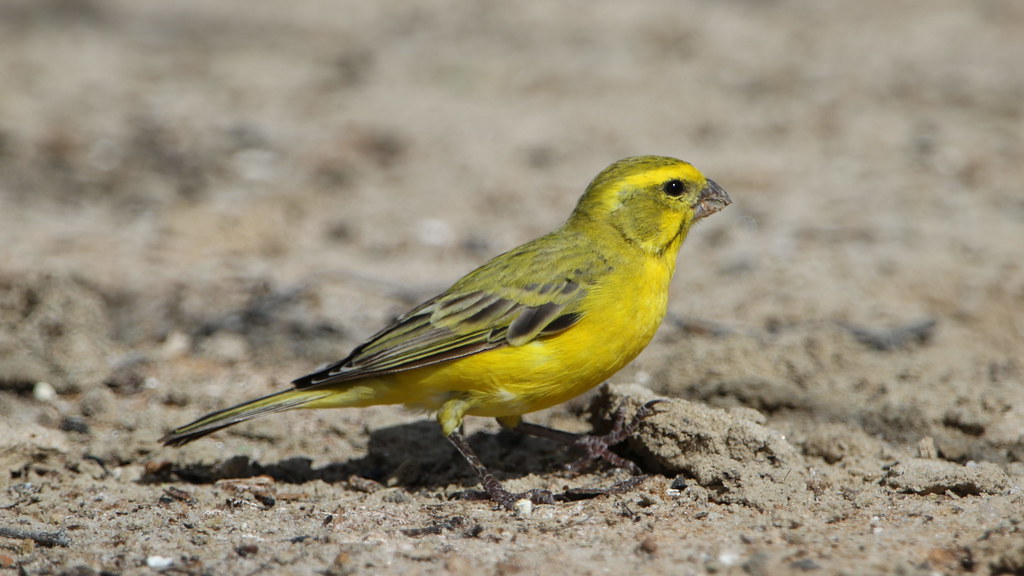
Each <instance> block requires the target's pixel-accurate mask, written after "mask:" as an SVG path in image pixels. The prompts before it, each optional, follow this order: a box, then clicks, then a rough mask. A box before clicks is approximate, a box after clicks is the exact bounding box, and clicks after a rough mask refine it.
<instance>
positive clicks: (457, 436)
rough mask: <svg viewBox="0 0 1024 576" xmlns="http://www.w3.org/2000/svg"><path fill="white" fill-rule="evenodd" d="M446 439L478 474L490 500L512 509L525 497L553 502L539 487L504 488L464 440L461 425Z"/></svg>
mask: <svg viewBox="0 0 1024 576" xmlns="http://www.w3.org/2000/svg"><path fill="white" fill-rule="evenodd" d="M447 438H448V441H449V442H451V443H452V445H453V446H455V449H456V450H458V451H459V453H461V454H462V456H463V457H464V458H465V459H466V461H467V462H469V465H470V466H472V467H473V469H474V470H476V473H477V474H478V475H479V476H480V484H481V485H482V486H483V488H484V491H485V492H487V495H488V496H490V498H491V500H494V501H495V502H497V503H498V504H499V505H500V506H501V507H502V508H505V509H506V510H514V509H515V503H516V502H517V501H519V500H522V499H527V500H530V501H531V502H533V503H534V504H554V503H555V499H554V497H552V496H551V492H549V491H547V490H541V489H539V488H538V489H533V490H528V491H526V492H521V493H518V494H514V493H512V492H509V491H508V490H505V488H504V487H503V486H502V485H501V482H498V479H497V478H495V477H494V475H493V474H491V472H490V470H488V469H487V467H486V466H484V463H483V462H481V461H480V458H479V457H478V456H477V455H476V452H473V449H472V448H470V447H469V442H467V441H466V438H465V436H463V435H462V429H461V427H460V428H459V429H458V430H453V431H452V432H451V433H450V434H448V436H447Z"/></svg>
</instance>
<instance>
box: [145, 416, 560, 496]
mask: <svg viewBox="0 0 1024 576" xmlns="http://www.w3.org/2000/svg"><path fill="white" fill-rule="evenodd" d="M468 440H469V444H470V446H471V447H472V448H473V450H474V451H475V452H476V453H477V455H478V456H479V457H480V459H481V460H482V461H483V463H484V465H486V466H487V467H488V468H489V469H490V470H491V472H492V473H493V474H494V475H495V477H497V478H498V479H499V480H505V479H509V478H518V477H522V476H527V475H530V474H550V473H552V472H564V471H565V470H566V468H567V465H568V464H570V463H572V462H574V461H575V460H576V458H577V457H578V456H579V454H577V453H576V452H575V451H574V450H572V449H569V448H567V447H566V446H565V445H562V444H558V443H556V442H553V441H550V440H546V439H543V438H535V437H532V436H526V435H523V434H519V433H517V432H513V431H509V430H501V431H498V432H491V431H479V432H476V433H474V434H471V435H470V436H469V438H468ZM254 476H269V477H270V478H273V479H274V480H275V481H277V482H281V483H287V484H303V483H306V482H311V481H314V480H321V481H323V482H326V483H330V484H337V483H346V482H347V483H350V484H352V483H361V485H362V483H365V481H366V480H370V481H372V482H376V483H378V484H381V485H386V486H398V487H402V488H405V489H407V490H417V489H428V490H429V489H437V488H441V487H443V486H449V485H452V484H462V485H465V486H474V485H476V484H477V482H478V478H477V476H476V473H475V472H474V471H473V469H472V468H470V466H469V465H468V464H467V463H466V461H465V459H464V458H463V457H462V455H461V454H459V453H458V452H457V451H456V450H455V448H454V447H453V446H452V445H451V444H450V443H449V442H448V441H447V440H446V439H445V438H444V436H443V435H442V434H441V430H440V427H439V426H438V425H437V423H436V422H433V421H429V420H421V421H416V422H411V423H406V424H399V425H395V426H389V427H385V428H380V429H377V430H374V431H372V432H371V433H370V435H369V441H368V443H367V452H366V455H365V456H362V457H359V458H353V459H349V460H346V461H340V462H329V463H327V464H324V465H323V466H314V465H313V459H312V458H308V457H305V456H295V457H292V458H286V459H284V460H280V461H278V462H261V461H259V460H256V459H254V458H251V457H249V456H244V455H237V456H232V457H230V458H227V459H225V460H221V461H218V462H213V463H198V462H186V463H181V462H160V463H157V464H156V465H153V466H148V467H147V469H146V471H145V472H144V474H143V476H142V477H141V478H140V479H139V482H140V483H144V484H157V483H166V482H186V483H190V484H211V483H215V482H218V481H221V480H229V479H238V478H250V477H254Z"/></svg>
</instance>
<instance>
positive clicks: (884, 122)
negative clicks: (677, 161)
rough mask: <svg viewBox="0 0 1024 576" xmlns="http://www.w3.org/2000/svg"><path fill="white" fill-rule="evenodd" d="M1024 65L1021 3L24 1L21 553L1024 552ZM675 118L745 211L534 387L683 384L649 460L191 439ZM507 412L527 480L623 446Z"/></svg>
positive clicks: (619, 562) (14, 361)
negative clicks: (541, 430) (554, 382)
mask: <svg viewBox="0 0 1024 576" xmlns="http://www.w3.org/2000/svg"><path fill="white" fill-rule="evenodd" d="M1022 62H1024V4H1022V3H1021V2H1019V0H987V1H984V2H982V1H977V2H963V1H956V0H928V1H924V0H916V1H915V0H911V1H906V2H889V1H885V0H869V1H865V2H842V1H839V0H826V1H820V2H797V1H795V0H775V1H771V2H769V1H761V2H753V1H735V2H707V1H701V0H683V1H669V0H663V1H653V2H645V3H624V2H623V3H618V2H587V3H581V2H576V3H557V2H542V1H529V2H496V1H483V2H452V1H445V0H428V1H425V2H415V3H386V2H354V1H343V2H312V1H296V2H287V3H285V2H248V1H242V0H233V1H227V0H224V1H220V2H202V1H199V0H184V1H179V2H161V1H156V0H6V1H4V2H3V3H2V4H0V72H2V81H0V246H2V252H0V253H2V255H3V257H2V260H0V533H2V534H6V535H7V536H8V537H3V536H0V574H33V575H34V574H54V573H65V574H79V575H86V574H147V573H156V572H160V571H163V572H165V573H168V574H218V575H219V574H276V573H294V574H364V573H366V574H382V573H396V574H440V573H452V574H466V575H469V574H473V575H476V574H517V573H518V574H533V573H542V572H545V573H551V572H557V573H562V574H630V573H645V574H658V573H664V574H708V573H716V574H741V573H742V574H787V573H801V574H802V573H807V574H922V575H924V574H929V575H930V574H954V573H970V574H1003V573H1006V574H1024V494H1022V491H1021V488H1022V485H1024V355H1022V352H1024V258H1022V255H1024V254H1022V253H1024V248H1022V247H1024V190H1022V186H1021V184H1020V183H1021V182H1024V161H1022V159H1024V67H1022V65H1021V63H1022ZM634 154H666V155H672V156H678V157H681V158H684V159H687V160H690V161H691V162H693V163H694V164H696V165H697V166H698V167H699V168H701V169H702V170H703V171H704V172H705V173H706V174H708V175H709V176H710V177H712V178H714V179H715V180H717V181H718V182H719V183H720V184H721V185H722V186H723V187H724V188H725V189H726V190H728V191H729V193H730V194H731V195H732V198H733V200H734V204H733V205H732V206H730V207H729V208H728V209H726V210H725V211H723V212H722V213H720V214H716V215H715V216H713V217H712V218H709V219H708V220H707V221H706V222H705V223H703V224H702V225H701V226H699V227H698V228H697V229H696V230H695V231H694V232H693V234H691V236H690V239H689V241H688V243H687V245H686V246H684V248H683V250H682V254H681V256H680V272H679V274H677V277H676V279H675V282H674V284H673V287H672V299H671V303H670V314H669V317H668V319H667V320H666V322H665V323H664V325H663V326H662V329H661V331H660V332H659V334H658V336H657V337H656V339H655V341H654V343H653V344H652V345H651V346H650V347H649V348H648V350H647V351H646V352H645V353H644V354H643V355H642V356H641V357H640V358H638V359H637V360H636V361H635V362H634V363H633V364H632V365H630V366H629V367H628V368H626V369H625V370H623V371H622V372H621V373H620V374H618V375H617V376H616V377H615V378H614V380H615V382H618V383H622V384H628V385H627V386H611V387H609V388H606V389H604V391H603V392H602V391H597V392H594V393H591V394H590V395H588V396H585V397H582V398H579V399H577V400H574V401H572V402H570V403H568V404H567V405H564V406H560V407H557V408H554V409H551V410H549V411H546V412H542V413H538V414H535V415H532V419H533V421H535V422H540V423H544V424H548V425H552V426H556V427H561V428H564V429H569V430H574V431H586V430H589V429H590V428H591V426H592V425H595V426H601V425H603V424H605V423H606V421H607V418H608V414H609V413H610V412H611V411H613V410H614V407H615V406H617V405H619V404H621V403H622V402H624V401H625V402H627V404H628V405H630V406H636V405H637V402H638V401H639V400H643V399H646V398H649V397H654V396H658V397H664V398H670V399H672V400H671V401H669V402H665V403H663V404H662V405H660V406H659V411H658V413H657V414H656V415H655V416H652V417H651V418H649V419H648V420H646V421H644V422H643V424H642V426H641V428H640V430H639V431H638V432H637V434H636V435H635V436H634V437H633V438H632V439H631V440H630V442H629V443H628V445H626V446H623V447H622V450H623V454H625V455H627V456H629V457H630V458H633V459H634V460H635V461H637V462H639V463H641V465H642V466H643V467H644V469H645V470H646V471H647V472H649V473H650V474H651V476H650V478H649V479H648V480H647V481H646V482H645V483H643V484H642V485H641V486H640V487H638V488H637V489H636V490H633V491H631V492H627V493H623V494H616V495H611V496H602V497H598V498H593V499H587V500H580V501H575V502H564V503H560V504H558V505H555V506H538V507H536V508H535V509H534V510H533V511H532V513H530V514H525V513H522V514H519V515H516V514H513V513H509V512H506V511H503V510H496V509H494V507H493V506H492V505H490V504H489V503H487V502H480V501H466V500H453V499H451V496H452V495H455V494H457V493H459V492H460V491H464V490H467V489H472V488H474V487H475V485H476V484H475V478H474V476H473V474H472V472H471V470H470V469H469V468H468V467H467V466H466V465H465V463H464V462H463V461H462V460H461V459H460V458H459V456H458V455H457V454H456V453H455V452H454V450H453V449H452V448H451V447H450V446H449V445H448V444H447V443H446V442H445V441H444V440H443V439H442V438H441V437H440V435H439V434H438V430H437V427H436V425H435V424H434V423H433V422H432V420H430V419H429V418H428V417H427V416H426V415H423V414H414V413H409V412H406V411H404V410H403V409H401V408H398V407H376V408H371V409H366V410H339V411H331V412H323V413H311V412H307V413H293V414H285V415H279V416H276V417H274V418H269V419H266V420H263V421H258V422H255V423H250V424H246V425H243V426H239V427H237V428H234V429H230V430H226V431H224V432H221V433H219V434H218V435H216V436H214V437H213V438H211V439H205V440H203V441H201V442H197V443H195V444H191V445H189V446H187V447H185V448H182V449H171V448H164V447H161V446H160V445H159V443H158V442H157V439H158V438H159V437H160V436H161V434H163V433H164V432H165V431H166V430H168V429H170V428H171V427H174V426H176V425H180V424H182V423H185V422H187V421H189V420H190V419H192V418H194V417H196V416H198V415H200V414H201V413H204V412H206V411H209V410H212V409H216V408H220V407H224V406H226V405H228V404H231V403H234V402H236V401H240V400H243V399H247V398H250V397H254V396H257V395H261V394H265V393H268V392H270V391H272V390H276V389H280V388H281V387H284V386H286V385H287V382H288V381H290V380H291V379H292V378H295V377H297V376H301V375H303V374H305V373H306V372H308V371H310V370H312V369H314V368H315V367H317V366H318V365H320V364H322V363H325V362H329V361H333V360H337V359H338V358H340V357H342V356H343V355H345V354H346V352H347V351H348V350H349V349H350V348H351V347H353V346H355V345H356V344H358V343H359V342H360V340H361V339H362V338H365V337H366V336H368V335H369V334H371V333H373V332H374V331H375V330H376V329H377V328H379V327H380V326H381V325H382V324H383V323H385V322H386V321H387V320H388V319H390V318H392V317H393V316H395V315H396V314H398V313H400V312H402V311H403V310H404V309H405V308H406V307H408V306H410V305H412V304H414V303H416V302H417V301H418V300H420V299H422V298H425V297H429V296H431V295H433V293H435V292H436V291H438V290H440V289H443V288H445V287H446V286H447V285H448V283H450V282H451V281H453V280H455V279H456V278H458V277H459V276H460V275H461V274H463V273H465V272H466V271H468V270H470V269H472V268H473V267H475V266H476V265H477V264H479V263H481V262H482V261H483V260H485V259H486V258H488V257H490V256H492V255H494V254H497V253H498V252H500V251H502V250H504V249H507V248H510V247H512V246H514V245H516V244H518V243H520V242H523V241H526V240H528V239H530V238H532V237H534V236H537V235H538V234H540V233H543V232H546V231H548V230H550V229H552V228H554V227H555V226H557V225H558V224H559V223H560V222H561V221H562V220H563V219H564V218H565V217H566V216H567V215H568V213H569V210H570V209H571V207H572V205H573V203H574V202H575V200H576V198H577V196H578V195H579V193H580V192H581V191H582V189H583V187H584V186H585V184H586V183H587V181H588V180H589V179H590V178H591V177H592V176H593V175H594V174H596V173H597V171H598V170H600V169H601V168H603V167H604V166H605V165H607V164H608V163H610V162H611V161H614V160H616V159H618V158H621V157H623V156H628V155H634ZM469 432H470V433H471V438H470V440H471V443H472V444H473V445H474V446H475V447H476V448H477V450H478V451H479V452H480V454H481V456H482V457H483V459H484V460H485V461H486V462H488V463H489V464H490V465H491V466H492V467H493V468H494V469H495V470H496V471H498V473H499V476H500V477H501V478H502V479H503V480H505V481H506V482H507V483H508V484H509V485H510V486H512V487H514V488H516V489H526V488H532V487H546V488H550V489H553V490H555V491H561V490H562V489H563V488H564V487H566V486H568V487H592V486H604V485H610V484H612V483H614V482H616V481H617V480H622V479H623V478H624V476H623V472H621V471H615V470H608V469H606V468H600V467H599V468H596V469H594V470H592V471H589V472H587V473H585V474H583V475H580V476H572V475H570V474H567V473H566V472H565V471H564V465H565V464H568V463H570V462H572V461H573V460H574V459H575V457H576V455H574V454H571V453H567V452H566V451H565V450H563V449H562V448H560V447H558V446H555V445H552V444H551V443H549V442H546V441H541V440H535V439H522V438H520V437H518V436H517V435H515V434H512V433H509V432H502V431H499V429H498V428H497V426H496V424H494V423H493V422H490V421H483V420H481V419H473V420H471V421H470V422H469ZM31 531H34V532H36V534H25V532H31ZM43 532H45V533H49V534H48V535H44V534H38V533H43ZM19 536H20V537H19ZM24 536H34V539H33V538H25V537H24Z"/></svg>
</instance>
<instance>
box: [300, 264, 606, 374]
mask: <svg viewBox="0 0 1024 576" xmlns="http://www.w3.org/2000/svg"><path fill="white" fill-rule="evenodd" d="M501 292H502V295H498V294H495V293H491V292H482V291H476V292H467V293H451V292H448V293H445V294H442V295H441V296H438V297H437V298H434V299H433V300H430V301H428V302H426V303H424V304H422V305H420V306H418V307H417V308H415V309H413V310H412V311H410V312H409V313H408V314H405V315H404V316H402V317H400V318H398V319H397V320H396V321H395V322H394V323H393V324H391V325H390V326H388V327H387V328H385V329H384V330H382V331H381V332H379V333H377V334H376V335H374V336H373V337H372V338H370V339H369V340H367V341H366V342H365V343H363V344H362V345H360V346H359V347H357V348H356V349H355V350H353V351H352V353H351V354H350V355H349V356H348V357H347V358H345V359H344V360H341V361H340V362H337V363H335V364H332V365H330V366H328V367H327V368H324V369H323V370H320V371H318V372H315V373H313V374H310V375H308V376H304V377H302V378H299V379H297V380H295V381H294V382H293V384H294V385H295V387H296V388H309V387H312V386H322V385H330V384H337V383H341V382H346V381H350V380H355V379H359V378H365V377H368V376H380V375H383V374H391V373H394V372H400V371H403V370H412V369H414V368H421V367H423V366H429V365H431V364H437V363H439V362H445V361H448V360H453V359H455V358H461V357H463V356H469V355H471V354H477V353H480V352H483V351H485V350H490V349H493V348H498V347H500V346H521V345H523V344H526V343H527V342H529V341H531V340H533V339H534V338H537V337H538V336H546V335H549V334H553V333H555V332H559V331H561V330H565V329H566V328H569V327H570V326H572V325H573V324H575V323H576V322H577V321H578V320H579V318H580V317H581V313H580V312H579V310H578V307H579V306H578V304H579V301H580V299H581V298H582V297H583V295H584V294H585V293H586V292H585V290H584V289H583V288H582V287H581V285H580V284H579V283H577V282H573V281H568V280H567V281H565V282H564V283H562V284H560V285H557V286H553V285H550V284H543V285H541V284H534V285H529V286H526V287H524V288H520V289H509V288H506V289H503V290H501ZM538 300H545V301H546V302H544V303H543V304H536V305H528V304H525V303H524V302H530V303H534V302H537V301H538Z"/></svg>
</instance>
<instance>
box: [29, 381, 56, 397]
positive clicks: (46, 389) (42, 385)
mask: <svg viewBox="0 0 1024 576" xmlns="http://www.w3.org/2000/svg"><path fill="white" fill-rule="evenodd" d="M32 397H33V398H35V399H36V400H38V401H40V402H52V401H53V400H54V399H55V398H56V397H57V390H56V389H54V387H53V384H50V383H49V382H36V385H35V386H33V387H32Z"/></svg>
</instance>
